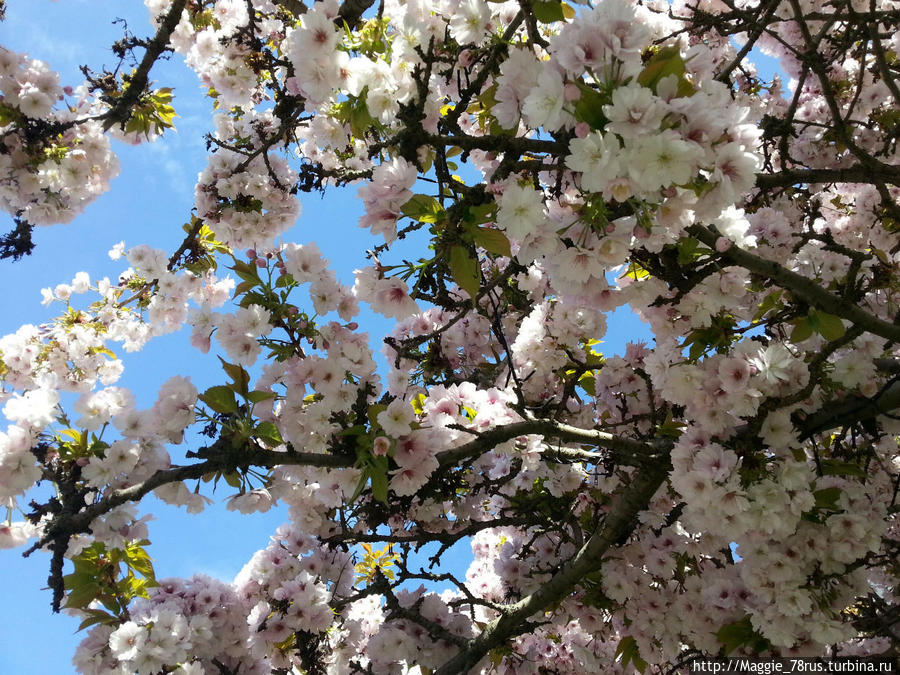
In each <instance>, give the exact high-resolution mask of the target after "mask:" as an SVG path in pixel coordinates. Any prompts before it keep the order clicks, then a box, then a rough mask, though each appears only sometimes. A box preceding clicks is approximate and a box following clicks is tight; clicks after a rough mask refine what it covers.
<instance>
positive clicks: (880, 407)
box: [797, 381, 900, 438]
mask: <svg viewBox="0 0 900 675" xmlns="http://www.w3.org/2000/svg"><path fill="white" fill-rule="evenodd" d="M898 408H900V381H894V382H893V383H892V384H889V385H888V386H886V387H885V388H884V389H883V390H882V391H880V392H879V393H878V394H876V395H875V396H872V397H871V398H869V397H866V396H848V397H847V398H844V399H841V400H839V401H834V402H831V403H829V404H828V405H827V406H826V407H825V408H823V409H822V410H820V411H819V412H817V413H813V414H812V415H810V416H809V417H807V418H806V419H805V420H803V421H802V422H801V423H800V424H799V425H797V428H798V430H799V431H800V432H801V436H802V438H809V437H810V436H814V435H815V434H820V433H822V432H823V431H828V430H830V429H837V428H838V427H842V426H845V425H847V424H853V423H855V422H863V421H865V420H869V419H872V418H874V417H877V416H878V415H884V414H890V413H891V412H893V411H895V410H897V409H898Z"/></svg>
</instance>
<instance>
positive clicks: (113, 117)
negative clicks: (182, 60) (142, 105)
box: [102, 0, 187, 127]
mask: <svg viewBox="0 0 900 675" xmlns="http://www.w3.org/2000/svg"><path fill="white" fill-rule="evenodd" d="M186 4H187V0H175V1H174V2H173V3H172V6H171V7H169V11H168V12H167V13H166V16H165V18H163V20H162V23H161V24H160V26H159V30H158V31H157V32H156V35H155V36H154V37H153V39H152V40H150V42H149V43H147V47H146V51H145V52H144V58H143V59H141V63H140V65H138V67H137V70H135V72H134V75H132V76H131V80H130V81H129V83H128V88H127V89H126V90H125V92H124V93H123V94H122V95H121V96H120V97H119V98H118V99H116V102H115V104H114V105H113V106H112V108H110V109H109V112H107V113H106V114H104V115H103V116H102V117H104V118H106V120H107V124H108V125H109V126H112V125H113V124H115V123H116V122H118V123H119V124H121V125H122V126H123V127H124V125H125V122H127V121H128V120H129V118H130V117H131V107H132V106H133V105H134V104H135V103H137V102H138V101H140V99H141V96H143V95H144V90H145V89H146V88H147V84H148V82H149V78H150V69H151V68H152V67H153V64H154V63H156V60H157V59H158V58H159V57H160V55H161V54H162V53H163V52H164V51H166V49H167V48H168V45H169V38H170V37H171V36H172V33H173V32H174V30H175V27H176V26H178V22H179V21H181V13H182V11H184V6H185V5H186Z"/></svg>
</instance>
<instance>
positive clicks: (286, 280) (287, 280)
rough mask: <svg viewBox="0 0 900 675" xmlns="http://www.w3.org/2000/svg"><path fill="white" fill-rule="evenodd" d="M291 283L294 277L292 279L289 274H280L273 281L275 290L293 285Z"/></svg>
mask: <svg viewBox="0 0 900 675" xmlns="http://www.w3.org/2000/svg"><path fill="white" fill-rule="evenodd" d="M293 283H294V277H292V276H291V275H290V274H282V275H281V276H280V277H278V279H277V280H276V281H275V288H286V287H288V286H291V285H293Z"/></svg>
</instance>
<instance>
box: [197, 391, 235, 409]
mask: <svg viewBox="0 0 900 675" xmlns="http://www.w3.org/2000/svg"><path fill="white" fill-rule="evenodd" d="M199 398H200V400H201V401H203V402H204V403H205V404H206V405H208V406H209V407H210V408H212V409H213V410H214V411H215V412H217V413H221V414H223V415H225V414H229V413H236V412H237V411H238V404H237V400H236V399H235V398H234V391H232V389H231V387H226V386H224V385H219V386H216V387H210V388H209V389H207V390H206V391H205V392H203V393H202V394H200V396H199Z"/></svg>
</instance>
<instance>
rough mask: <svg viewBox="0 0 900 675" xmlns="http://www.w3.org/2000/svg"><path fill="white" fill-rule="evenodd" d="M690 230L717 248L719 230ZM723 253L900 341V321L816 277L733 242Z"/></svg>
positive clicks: (833, 311)
mask: <svg viewBox="0 0 900 675" xmlns="http://www.w3.org/2000/svg"><path fill="white" fill-rule="evenodd" d="M688 232H689V233H690V234H691V236H693V237H696V238H697V239H699V240H700V241H701V242H703V243H704V244H706V245H707V246H709V247H710V248H712V249H715V245H716V240H717V239H718V234H717V233H715V232H713V231H712V230H710V229H708V228H706V227H703V226H701V225H692V226H691V227H690V228H688ZM721 256H722V258H723V259H724V260H725V261H727V262H730V263H731V264H733V265H737V266H738V267H743V268H744V269H746V270H749V271H750V272H754V273H755V274H759V275H761V276H763V277H765V278H766V279H769V280H771V281H772V282H773V283H774V284H776V285H778V286H781V287H782V288H784V289H786V290H788V291H790V292H791V293H792V294H793V295H795V296H796V297H797V298H799V299H800V300H803V301H804V302H806V303H808V304H809V305H811V306H813V307H815V308H816V309H820V310H822V311H823V312H828V313H829V314H835V315H837V316H839V317H841V318H842V319H846V320H847V321H850V322H851V323H853V324H855V325H857V326H859V327H860V328H862V329H864V330H866V331H868V332H869V333H872V334H874V335H878V336H880V337H883V338H885V339H886V340H892V341H894V342H900V324H896V323H890V322H889V321H885V320H884V319H880V318H878V317H877V316H875V315H874V314H870V313H869V312H867V311H865V310H864V309H862V308H861V307H859V306H857V305H856V304H854V303H852V302H849V301H847V300H845V299H844V298H842V297H840V296H837V295H834V294H833V293H830V292H829V291H827V290H825V289H824V288H822V286H821V285H820V284H818V283H817V282H815V281H813V280H812V279H809V278H807V277H804V276H802V275H800V274H797V273H796V272H792V271H790V270H789V269H787V268H785V267H782V266H781V265H779V264H778V263H776V262H773V261H771V260H766V259H765V258H760V257H759V256H757V255H754V254H752V253H750V252H749V251H745V250H743V249H742V248H740V247H738V246H735V245H732V246H731V248H729V249H728V250H727V251H725V252H724V253H722V254H721Z"/></svg>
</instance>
